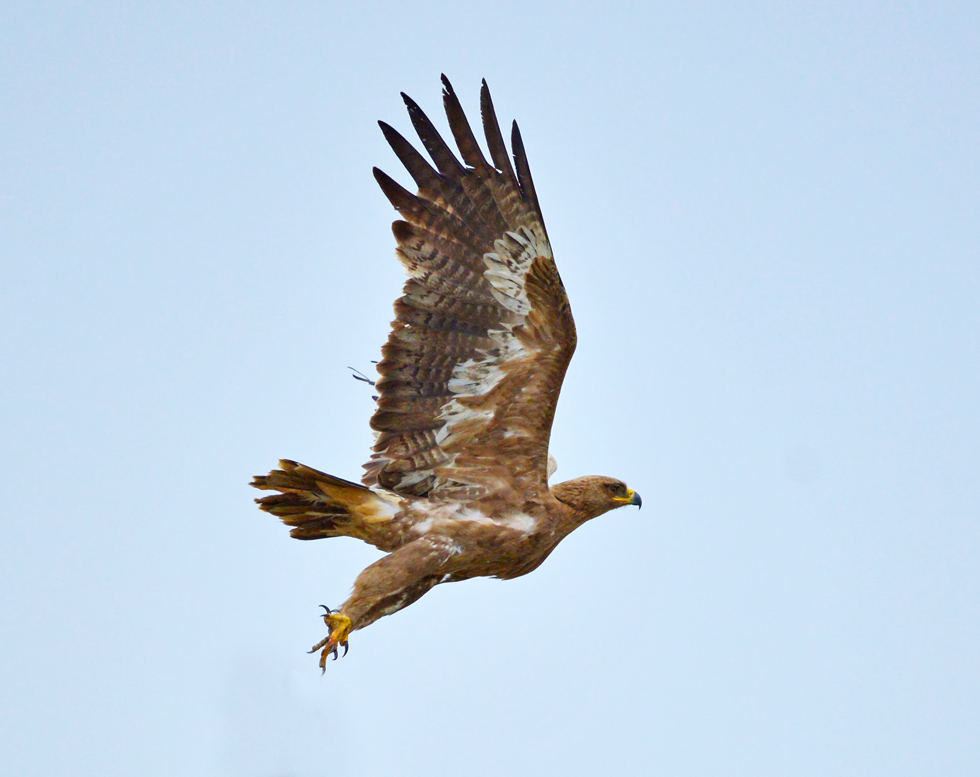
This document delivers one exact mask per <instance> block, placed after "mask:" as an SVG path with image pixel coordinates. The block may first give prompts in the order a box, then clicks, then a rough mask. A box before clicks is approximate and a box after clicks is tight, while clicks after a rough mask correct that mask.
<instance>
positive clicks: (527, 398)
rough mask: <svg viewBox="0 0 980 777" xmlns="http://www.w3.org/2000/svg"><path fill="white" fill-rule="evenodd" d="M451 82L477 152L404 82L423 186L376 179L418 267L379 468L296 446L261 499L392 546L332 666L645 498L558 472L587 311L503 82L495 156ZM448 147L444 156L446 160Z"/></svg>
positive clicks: (377, 173) (359, 583)
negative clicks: (334, 463)
mask: <svg viewBox="0 0 980 777" xmlns="http://www.w3.org/2000/svg"><path fill="white" fill-rule="evenodd" d="M442 84H443V92H442V98H443V103H444V105H445V110H446V116H447V118H448V120H449V127H450V129H451V131H452V135H453V139H454V140H455V143H456V147H457V148H458V150H459V157H457V156H456V154H455V153H454V152H453V150H452V149H451V148H450V147H449V145H448V144H447V143H446V141H445V140H443V138H442V137H441V136H440V134H439V133H438V132H437V131H436V129H435V127H434V126H433V124H432V122H431V121H430V120H429V118H428V117H427V116H426V115H425V114H424V113H423V112H422V109H421V108H419V106H418V105H417V104H416V103H415V101H413V100H412V99H411V98H410V97H408V96H407V95H404V94H403V95H402V98H403V99H404V101H405V104H406V106H407V107H408V113H409V116H410V117H411V121H412V124H413V126H414V128H415V131H416V132H417V133H418V136H419V139H420V140H421V142H422V146H423V147H424V148H425V151H426V152H427V153H428V155H429V158H430V159H428V160H427V159H426V158H425V157H424V156H423V155H422V154H421V153H420V152H419V151H418V150H416V149H415V148H414V147H413V146H412V144H411V143H409V142H408V141H407V140H406V139H405V138H404V137H402V135H400V134H399V133H398V132H397V131H396V130H394V129H393V128H392V127H391V126H389V125H388V124H385V123H384V122H379V124H380V126H381V131H382V132H383V133H384V136H385V139H386V140H387V141H388V143H389V144H390V145H391V148H392V149H393V150H394V152H395V155H396V156H397V157H398V159H399V160H400V161H401V162H402V164H403V165H404V166H405V167H406V169H407V170H408V172H409V174H410V175H411V176H412V178H413V179H414V180H415V183H416V185H417V186H418V192H417V193H416V194H412V193H411V192H410V191H408V190H406V189H404V188H403V187H402V186H400V185H399V184H397V183H396V182H395V181H394V180H392V179H391V178H390V177H389V176H387V175H386V174H385V173H383V172H382V171H381V170H379V169H377V168H375V169H374V177H375V179H376V180H377V181H378V184H379V185H380V186H381V190H382V191H383V192H384V194H385V196H386V197H387V198H388V199H389V200H390V201H391V204H392V205H393V206H394V207H395V210H397V211H398V214H399V216H400V217H401V218H400V219H399V220H398V221H395V222H394V223H393V224H392V231H393V232H394V235H395V241H396V242H397V249H396V254H397V256H398V259H399V260H400V261H401V263H402V264H403V265H404V267H405V269H406V271H407V273H408V276H409V278H408V281H406V283H405V287H404V290H403V293H402V296H401V297H400V298H399V299H398V300H396V302H395V320H394V321H393V322H392V325H391V334H390V335H389V336H388V342H387V343H386V344H385V345H384V346H383V347H382V351H381V352H382V359H381V361H380V362H379V363H378V365H377V368H378V374H379V377H378V380H377V381H376V382H375V386H376V389H377V392H378V397H377V409H376V410H375V413H374V415H373V417H372V418H371V428H372V429H373V430H374V431H375V443H374V452H373V454H372V455H371V458H370V460H369V461H368V463H367V464H365V465H364V469H365V472H364V475H363V477H362V479H361V483H360V484H358V483H353V482H350V481H347V480H342V479H340V478H338V477H334V476H333V475H328V474H326V473H324V472H320V471H318V470H315V469H313V468H312V467H307V466H305V465H303V464H298V463H297V462H295V461H290V460H286V459H284V460H281V461H280V462H279V469H274V470H272V472H270V473H269V474H268V475H259V476H256V477H255V478H254V480H253V481H252V483H251V485H253V486H255V487H256V488H259V489H264V490H268V491H276V492H278V493H275V494H272V495H269V496H265V497H262V498H259V499H256V500H255V501H256V502H258V504H259V506H260V507H261V508H262V509H263V510H265V511H266V512H269V513H272V514H273V515H275V516H278V517H279V518H280V519H281V520H282V521H283V523H285V524H286V525H287V526H290V527H292V530H291V531H290V534H291V536H293V537H295V538H297V539H301V540H316V539H321V538H323V537H355V538H357V539H360V540H363V541H365V542H367V543H370V544H371V545H374V546H375V547H376V548H378V549H380V550H382V551H384V552H385V553H386V554H387V555H385V556H384V557H382V558H381V559H379V560H378V561H376V562H375V563H373V564H371V565H370V566H369V567H367V568H366V569H365V570H364V571H363V572H361V573H360V575H358V577H357V579H356V580H355V581H354V588H353V591H352V592H351V595H350V598H348V599H347V601H346V602H344V603H343V604H342V605H341V606H340V608H339V609H337V610H331V609H329V608H327V607H324V609H325V610H326V612H325V613H324V615H323V619H324V622H325V623H326V625H327V630H328V632H327V636H326V637H324V639H323V640H321V641H320V642H319V643H318V644H316V645H315V646H314V647H313V649H312V650H311V651H310V652H311V653H314V652H316V651H320V668H321V669H325V667H326V661H327V658H328V656H330V655H333V657H334V658H335V659H336V658H337V654H338V647H343V648H344V653H345V654H346V652H347V647H348V638H349V636H350V634H351V632H353V631H357V630H359V629H363V628H365V627H366V626H369V625H370V624H372V623H374V622H375V621H376V620H378V619H379V618H382V617H384V616H386V615H391V614H392V613H395V612H397V611H398V610H401V609H402V608H404V607H407V606H408V605H410V604H412V603H413V602H415V601H417V600H418V599H419V598H420V597H421V596H423V595H424V594H425V593H426V592H427V591H429V590H430V589H431V588H432V587H434V586H436V585H439V584H440V583H450V582H458V581H460V580H467V579H469V578H472V577H497V578H501V579H510V578H515V577H520V576H521V575H526V574H527V573H528V572H531V571H533V570H534V569H536V568H537V567H538V566H539V565H540V564H541V563H542V562H543V561H544V560H545V559H546V558H547V557H548V555H549V554H550V553H551V552H552V551H553V550H554V549H555V547H557V545H558V543H559V542H561V541H562V540H563V539H564V538H565V537H567V536H568V535H569V534H570V533H571V532H572V531H574V530H575V529H577V528H578V527H579V526H581V525H582V524H584V523H585V522H586V521H589V520H591V519H592V518H595V517H597V516H599V515H602V514H603V513H606V512H608V511H610V510H613V509H615V508H617V507H623V506H625V505H637V506H638V507H639V506H640V505H641V504H642V503H641V500H640V495H639V494H637V493H636V492H635V491H634V490H633V489H631V488H628V487H627V485H626V484H625V483H623V482H622V481H620V480H617V479H616V478H611V477H603V476H597V475H593V476H589V477H580V478H575V479H574V480H568V481H565V482H564V483H558V484H556V485H554V486H549V485H548V480H549V478H550V477H551V474H552V472H553V471H554V469H555V465H554V459H553V458H552V457H551V456H550V455H549V453H548V442H549V438H550V436H551V424H552V420H553V419H554V415H555V407H556V405H557V403H558V394H559V392H560V390H561V385H562V380H563V379H564V377H565V371H566V369H567V368H568V363H569V361H570V360H571V358H572V353H573V352H574V351H575V342H576V335H575V322H574V321H573V319H572V311H571V308H570V306H569V303H568V296H567V295H566V293H565V287H564V285H563V284H562V281H561V277H560V276H559V274H558V268H557V266H556V265H555V260H554V258H553V256H552V252H551V246H550V244H549V243H548V233H547V231H546V230H545V226H544V219H543V218H542V216H541V208H540V206H539V205H538V197H537V193H536V192H535V189H534V183H533V181H532V180H531V171H530V169H529V167H528V163H527V157H526V155H525V153H524V144H523V142H522V140H521V134H520V131H519V130H518V128H517V123H516V122H514V124H513V127H512V130H511V148H512V151H513V164H512V163H511V160H510V157H509V155H508V152H507V147H506V145H505V143H504V139H503V136H502V134H501V132H500V126H499V125H498V123H497V117H496V115H495V113H494V109H493V102H492V101H491V99H490V91H489V89H488V88H487V84H486V81H484V82H483V86H482V90H481V92H480V111H481V114H482V120H483V131H484V135H485V138H486V145H487V149H488V150H489V152H490V160H489V161H488V160H487V158H486V157H485V156H484V154H483V151H482V150H481V149H480V145H479V143H478V141H477V139H476V136H475V135H474V133H473V130H472V128H471V126H470V124H469V122H468V121H467V119H466V116H465V114H464V113H463V109H462V107H461V106H460V102H459V99H458V98H457V96H456V93H455V92H454V91H453V87H452V85H451V84H450V83H449V80H448V79H447V78H446V77H445V76H443V77H442ZM430 160H431V161H430Z"/></svg>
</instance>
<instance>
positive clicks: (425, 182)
mask: <svg viewBox="0 0 980 777" xmlns="http://www.w3.org/2000/svg"><path fill="white" fill-rule="evenodd" d="M443 86H444V90H443V101H444V103H445V108H446V114H447V117H448V119H449V126H450V129H451V130H452V133H453V137H454V139H455V142H456V145H457V147H458V149H459V153H460V155H461V157H462V161H460V160H459V159H458V158H457V157H456V155H455V154H454V152H453V151H452V150H451V149H450V147H449V146H448V145H447V144H446V142H445V141H444V140H443V139H442V137H441V136H440V134H439V133H438V131H437V130H436V129H435V127H434V126H433V124H432V122H431V121H429V119H428V117H427V116H426V115H425V114H424V113H423V112H422V110H421V108H419V106H418V105H417V104H416V103H415V102H414V101H413V100H411V99H410V98H408V97H406V96H404V95H403V97H404V100H405V103H406V105H407V106H408V112H409V116H410V117H411V120H412V124H413V126H414V128H415V130H416V132H417V133H418V135H419V138H420V140H421V142H422V146H423V147H424V148H425V150H426V152H427V153H428V155H429V157H430V158H431V159H432V163H430V162H429V161H427V160H426V159H425V158H424V157H423V156H422V154H420V153H419V152H418V151H417V150H416V149H415V148H413V147H412V145H411V144H410V143H409V142H408V141H407V140H405V138H403V137H402V136H401V135H400V134H399V133H398V132H396V131H395V130H394V129H392V128H391V127H390V126H388V125H387V124H384V123H382V124H381V129H382V131H383V132H384V135H385V138H386V139H387V140H388V142H389V144H390V145H391V147H392V149H393V150H394V152H395V154H396V155H397V156H398V158H399V160H400V161H401V162H402V163H403V164H404V165H405V167H406V169H407V170H408V172H409V173H410V174H411V176H412V178H413V179H414V181H415V183H416V185H417V186H418V193H417V194H412V193H411V192H409V191H407V190H406V189H404V188H403V187H401V186H399V185H398V184H397V183H395V182H394V181H393V180H392V179H391V178H389V177H388V176H387V175H385V174H384V173H382V172H381V171H380V170H375V177H376V179H377V180H378V183H379V184H380V186H381V188H382V190H383V191H384V193H385V195H386V196H387V197H388V199H389V200H390V201H391V203H392V205H393V206H394V207H395V208H396V209H397V210H398V212H399V214H400V215H401V217H402V219H403V220H402V221H396V222H395V223H394V224H393V228H392V230H393V232H394V235H395V239H396V241H397V243H398V248H397V255H398V258H399V259H400V260H401V262H402V264H403V265H404V266H405V268H406V269H407V271H408V274H409V275H410V276H411V277H410V278H409V280H408V281H407V282H406V284H405V288H404V291H403V296H402V297H401V298H400V299H399V300H398V301H397V302H396V303H395V316H396V317H395V320H394V321H393V322H392V330H391V334H390V336H389V338H388V343H387V344H386V345H385V346H384V348H383V350H382V355H383V358H382V360H381V362H380V363H379V364H378V372H379V373H380V378H379V380H378V382H377V389H378V393H379V398H378V407H377V411H376V412H375V414H374V416H373V418H372V419H371V426H372V428H374V429H375V430H376V431H377V432H378V436H377V440H376V443H375V446H374V451H375V452H374V455H373V456H372V458H371V460H370V461H369V462H368V463H367V464H366V465H365V469H366V473H365V476H364V478H363V481H364V483H365V484H366V485H369V486H375V485H378V486H381V487H383V488H386V489H389V490H391V491H394V492H396V493H400V494H403V495H409V496H427V497H428V498H429V499H432V500H437V501H449V500H453V501H460V502H465V503H469V504H471V505H472V506H474V507H477V508H478V509H483V511H484V512H487V513H488V514H489V513H490V512H495V513H499V511H500V509H501V508H502V507H508V506H509V507H515V508H521V507H523V505H524V504H525V503H526V502H527V501H528V500H531V501H537V500H538V498H539V495H543V494H544V493H545V492H546V491H547V466H548V440H549V437H550V434H551V425H552V420H553V418H554V413H555V407H556V404H557V401H558V395H559V392H560V390H561V384H562V380H563V378H564V376H565V370H566V369H567V368H568V363H569V361H570V360H571V358H572V353H573V352H574V350H575V324H574V321H573V319H572V313H571V309H570V307H569V304H568V298H567V296H566V295H565V290H564V287H563V286H562V282H561V277H560V276H559V274H558V269H557V267H556V266H555V262H554V259H553V257H552V253H551V246H550V245H549V243H548V235H547V232H546V231H545V227H544V219H543V218H542V216H541V211H540V208H539V205H538V200H537V194H536V193H535V190H534V184H533V182H532V180H531V173H530V169H529V167H528V164H527V158H526V156H525V154H524V146H523V142H522V141H521V137H520V133H519V131H518V129H517V125H516V124H514V127H513V132H512V146H513V149H514V165H512V164H511V161H510V159H509V157H508V154H507V150H506V146H505V144H504V140H503V136H502V135H501V132H500V127H499V125H498V124H497V119H496V115H495V113H494V109H493V103H492V101H491V99H490V92H489V90H488V89H487V85H486V82H484V83H483V88H482V91H481V100H480V105H481V113H482V117H483V127H484V133H485V136H486V142H487V147H488V149H489V151H490V158H491V160H492V163H490V162H488V161H487V160H486V158H485V157H484V155H483V152H482V151H481V150H480V147H479V144H478V142H477V140H476V137H475V136H474V134H473V131H472V129H471V128H470V125H469V123H468V121H467V119H466V116H465V115H464V113H463V110H462V108H461V107H460V103H459V100H458V99H457V97H456V94H455V92H454V91H453V88H452V86H451V85H450V83H449V81H448V80H447V79H446V78H445V76H444V77H443ZM515 167H516V172H515Z"/></svg>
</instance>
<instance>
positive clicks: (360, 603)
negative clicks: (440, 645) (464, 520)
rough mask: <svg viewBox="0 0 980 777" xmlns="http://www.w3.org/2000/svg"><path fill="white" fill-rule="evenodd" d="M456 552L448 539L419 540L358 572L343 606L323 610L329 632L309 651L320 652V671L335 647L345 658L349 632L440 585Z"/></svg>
mask: <svg viewBox="0 0 980 777" xmlns="http://www.w3.org/2000/svg"><path fill="white" fill-rule="evenodd" d="M458 553H459V546H458V545H457V544H456V543H455V542H453V541H452V540H449V539H447V538H444V537H423V538H421V539H418V540H415V541H414V542H410V543H408V544H407V545H403V546H402V547H400V548H399V549H398V550H396V551H393V552H392V553H389V554H388V555H387V556H385V557H384V558H381V559H378V560H377V561H375V562H374V563H373V564H371V566H369V567H367V568H366V569H365V570H364V571H363V572H361V574H359V575H358V576H357V580H355V581H354V591H353V592H352V593H351V596H350V598H349V599H348V600H347V601H346V602H344V604H343V606H342V607H341V608H340V609H339V610H336V611H331V610H330V609H329V608H326V609H327V613H326V614H325V615H324V616H323V621H324V623H326V624H327V627H328V628H329V629H330V633H329V634H328V635H327V637H326V638H325V639H322V640H321V641H320V642H318V643H317V644H316V645H314V646H313V649H312V650H311V651H310V652H311V653H314V652H316V651H317V650H319V651H321V652H320V669H323V670H325V669H326V666H327V658H328V657H329V656H330V655H333V656H334V657H335V658H336V656H337V647H338V646H340V647H342V648H344V653H345V655H346V652H347V639H348V637H349V636H350V633H351V632H352V631H357V630H358V629H363V628H364V627H365V626H370V625H371V624H372V623H374V622H375V621H376V620H378V618H383V617H384V616H385V615H391V614H392V613H396V612H398V611H399V610H400V609H402V608H403V607H408V605H410V604H412V603H413V602H416V601H418V600H419V599H420V598H421V597H422V596H423V595H424V594H425V593H426V592H427V591H428V590H429V589H431V588H432V587H433V586H435V585H436V584H437V583H439V582H441V581H442V579H443V577H444V576H445V575H446V573H447V571H448V570H447V567H446V565H447V562H448V561H449V560H450V559H451V558H452V557H453V556H455V555H457V554H458Z"/></svg>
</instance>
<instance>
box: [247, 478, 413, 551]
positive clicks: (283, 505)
mask: <svg viewBox="0 0 980 777" xmlns="http://www.w3.org/2000/svg"><path fill="white" fill-rule="evenodd" d="M279 466H280V467H281V469H274V470H272V472H270V473H269V474H268V475H256V476H255V478H254V479H253V480H252V482H251V483H250V484H249V485H252V486H254V487H255V488H261V489H263V490H266V491H279V492H281V493H278V494H273V495H271V496H264V497H261V498H259V499H256V500H255V501H256V502H257V503H258V505H259V507H260V508H262V509H263V510H265V511H266V512H267V513H272V514H273V515H275V516H278V517H279V518H280V519H281V520H282V522H283V523H284V524H286V525H287V526H292V527H293V529H292V530H291V531H290V532H289V534H290V536H292V537H295V538H296V539H298V540H318V539H322V538H323V537H341V536H343V537H356V538H357V539H361V540H365V541H366V542H370V543H372V544H375V541H376V539H377V537H376V535H377V534H378V530H379V529H381V527H380V526H379V525H378V524H381V523H387V522H389V521H390V520H391V519H392V518H393V517H394V516H395V515H397V513H398V511H399V509H400V505H398V504H397V500H394V499H391V500H389V499H385V498H384V497H383V496H382V495H379V494H378V493H376V492H375V491H372V490H371V489H370V488H366V487H365V486H362V485H359V484H358V483H351V482H349V481H347V480H341V479H340V478H335V477H334V476H333V475H328V474H326V473H325V472H320V471H318V470H315V469H312V468H311V467H307V466H305V465H303V464H297V463H296V462H295V461H289V460H288V459H282V460H281V461H280V462H279Z"/></svg>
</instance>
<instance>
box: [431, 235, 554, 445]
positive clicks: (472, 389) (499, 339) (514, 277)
mask: <svg viewBox="0 0 980 777" xmlns="http://www.w3.org/2000/svg"><path fill="white" fill-rule="evenodd" d="M494 248H495V249H496V251H495V252H493V253H488V254H484V255H483V262H484V264H486V266H487V269H486V271H485V272H484V276H485V277H486V279H487V280H488V281H489V282H490V286H491V293H492V294H493V297H494V299H495V300H496V301H497V302H498V303H499V304H500V305H501V306H502V307H503V308H505V309H506V310H508V311H510V313H511V314H512V315H511V317H510V320H509V321H506V320H505V321H503V322H502V324H503V325H502V327H501V328H500V329H491V330H489V331H488V332H487V336H488V337H489V338H490V339H491V340H492V341H493V342H494V346H495V347H493V348H492V349H490V350H488V351H487V352H486V353H485V355H483V356H482V357H481V358H476V359H467V360H466V361H464V362H461V363H460V364H457V365H456V367H455V368H454V369H453V374H452V377H450V379H449V390H450V391H451V392H452V393H453V394H455V395H456V396H459V397H482V396H486V395H487V394H489V393H490V392H491V391H493V389H494V388H496V386H497V385H498V384H499V383H500V381H501V380H503V378H504V374H505V373H504V370H503V369H502V366H503V365H504V364H506V363H507V362H511V361H514V360H517V359H521V358H524V357H525V356H526V353H527V352H526V351H525V349H524V347H523V346H522V345H521V343H520V341H519V340H518V339H517V337H516V336H515V335H514V331H513V330H514V329H515V328H516V327H518V326H521V325H523V324H524V322H525V320H526V318H527V314H528V313H530V311H531V305H530V303H529V302H528V299H527V292H526V290H525V288H524V281H525V277H526V276H527V272H528V270H529V269H530V268H531V264H532V263H533V262H534V260H535V259H536V258H537V257H539V256H546V257H550V256H551V248H550V246H549V245H548V243H547V241H545V240H540V241H539V240H538V238H537V237H536V236H535V234H534V233H533V232H532V231H531V230H530V229H528V228H527V227H521V228H520V229H518V230H517V231H516V232H507V233H505V234H504V236H503V237H502V238H500V239H499V240H496V241H495V242H494ZM493 412H494V411H493V409H492V408H484V409H482V410H477V409H474V408H470V407H466V406H464V405H463V404H461V403H460V402H458V401H457V400H456V399H451V400H450V401H449V402H447V403H446V404H445V405H444V406H443V408H442V411H441V412H440V413H439V419H440V420H442V421H445V423H444V424H443V426H441V427H440V428H439V430H438V431H437V432H436V444H438V445H442V444H444V443H445V442H447V441H448V440H449V439H450V438H451V437H452V435H453V428H454V427H455V426H456V425H458V424H460V423H462V422H464V421H484V422H489V421H490V420H492V418H493Z"/></svg>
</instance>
